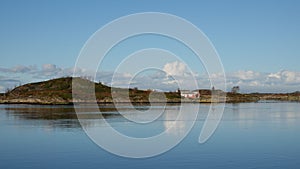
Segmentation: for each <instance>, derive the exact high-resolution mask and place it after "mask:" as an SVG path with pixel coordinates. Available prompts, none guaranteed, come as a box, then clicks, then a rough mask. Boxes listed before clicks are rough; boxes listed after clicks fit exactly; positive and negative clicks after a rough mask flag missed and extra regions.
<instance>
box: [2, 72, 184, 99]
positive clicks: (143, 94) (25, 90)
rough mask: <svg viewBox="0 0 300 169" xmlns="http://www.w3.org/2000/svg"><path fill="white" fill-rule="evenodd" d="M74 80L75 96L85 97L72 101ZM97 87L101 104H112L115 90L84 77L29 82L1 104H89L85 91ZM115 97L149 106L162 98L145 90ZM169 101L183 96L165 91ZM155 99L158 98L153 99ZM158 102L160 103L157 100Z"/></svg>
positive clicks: (118, 93) (119, 91)
mask: <svg viewBox="0 0 300 169" xmlns="http://www.w3.org/2000/svg"><path fill="white" fill-rule="evenodd" d="M72 80H76V82H77V83H76V84H79V85H80V87H79V88H78V89H79V90H76V91H75V92H74V94H76V95H78V96H79V97H76V98H82V100H73V98H72ZM90 85H94V87H95V95H96V99H97V102H98V103H112V102H113V100H112V95H111V91H112V88H111V87H109V86H106V85H103V84H101V83H94V82H91V81H89V80H86V79H82V78H78V77H75V78H72V77H66V78H58V79H52V80H48V81H43V82H37V83H29V84H25V85H22V86H19V87H16V88H14V89H13V90H11V91H9V92H7V93H5V94H2V95H0V103H31V104H72V103H73V102H74V101H76V102H86V101H87V99H86V98H87V97H89V94H88V92H87V90H86V89H85V88H84V87H86V86H90ZM113 91H114V96H115V97H116V98H118V99H119V102H135V103H147V102H149V100H148V99H149V95H150V93H151V95H153V93H154V95H155V93H156V94H157V95H160V94H161V93H159V92H151V91H144V90H138V89H129V90H128V89H121V88H113ZM128 93H129V99H130V100H128V99H127V100H126V97H125V96H123V95H124V94H127V95H128ZM163 94H165V95H166V98H167V101H168V102H180V99H181V97H180V95H179V93H176V92H166V93H163ZM154 98H155V97H154ZM157 98H159V97H157ZM157 101H158V102H159V100H157Z"/></svg>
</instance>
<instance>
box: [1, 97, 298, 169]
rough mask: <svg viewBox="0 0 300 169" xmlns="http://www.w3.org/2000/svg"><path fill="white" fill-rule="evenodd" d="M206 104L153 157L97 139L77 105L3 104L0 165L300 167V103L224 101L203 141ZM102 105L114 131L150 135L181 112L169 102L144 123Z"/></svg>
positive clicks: (26, 166) (90, 122)
mask: <svg viewBox="0 0 300 169" xmlns="http://www.w3.org/2000/svg"><path fill="white" fill-rule="evenodd" d="M189 106H191V107H192V106H195V105H194V104H191V105H189ZM208 108H209V105H205V104H201V105H200V113H199V116H198V119H197V121H196V123H195V126H194V127H193V129H192V131H191V132H190V134H189V135H188V136H187V137H186V138H185V139H184V140H183V141H182V142H181V143H180V144H179V145H177V146H176V147H174V148H173V149H171V150H170V151H168V152H166V153H164V154H161V155H159V156H156V157H152V158H146V159H129V158H123V157H119V156H116V155H113V154H111V153H108V152H106V151H105V150H103V149H101V148H100V147H98V146H97V145H96V144H95V143H93V142H92V141H91V140H90V139H89V138H88V137H87V135H86V134H85V133H84V131H83V130H82V128H81V126H80V124H79V122H78V120H77V119H76V114H75V113H74V112H73V110H72V106H38V105H0V168H1V169H2V168H3V169H4V168H38V169H40V168H73V169H74V168H133V169H135V168H172V169H175V168H185V169H188V168H210V169H211V168H231V169H232V168H264V169H268V168H272V169H273V168H280V169H283V168H291V169H292V168H295V169H296V168H300V134H299V133H300V103H290V102H269V103H241V104H226V108H225V112H224V115H223V118H222V121H221V123H220V125H219V127H218V129H217V130H216V132H215V133H214V135H213V136H212V137H211V138H210V139H209V140H208V141H207V142H206V143H204V144H199V143H198V137H199V134H200V131H201V128H202V126H203V123H204V120H205V117H206V115H207V113H206V112H207V111H208ZM104 109H106V111H105V113H106V114H107V116H105V117H106V118H107V120H108V121H109V123H110V124H111V125H112V126H113V127H114V128H115V129H117V130H119V131H121V132H123V133H126V134H128V135H131V136H134V137H146V136H151V135H156V134H158V133H160V132H161V131H163V130H164V129H165V128H167V127H168V126H169V125H174V122H173V121H172V117H173V116H174V117H176V115H174V114H172V112H173V110H174V111H175V110H176V109H178V105H168V106H167V109H168V111H167V112H168V113H167V114H165V115H163V116H162V117H161V118H160V119H158V120H156V121H154V122H152V123H151V124H149V125H147V126H145V127H142V128H141V126H139V125H136V124H133V123H129V122H128V121H126V120H125V119H124V118H123V117H122V116H119V115H118V114H117V113H116V112H115V110H113V109H110V108H109V106H108V107H106V108H105V107H104ZM137 109H147V106H138V107H137ZM159 109H160V107H159V106H158V107H157V109H156V110H159ZM123 112H125V113H129V114H130V112H131V110H130V109H129V108H128V109H127V108H126V107H125V108H124V110H123ZM166 117H169V118H166ZM170 117H171V118H170ZM87 122H89V124H90V126H94V124H93V120H88V118H87ZM176 125H178V126H177V127H176V128H175V130H174V131H169V132H170V134H176V133H179V132H180V130H181V129H182V128H184V127H185V122H184V121H182V122H181V123H178V124H176ZM98 127H99V126H98Z"/></svg>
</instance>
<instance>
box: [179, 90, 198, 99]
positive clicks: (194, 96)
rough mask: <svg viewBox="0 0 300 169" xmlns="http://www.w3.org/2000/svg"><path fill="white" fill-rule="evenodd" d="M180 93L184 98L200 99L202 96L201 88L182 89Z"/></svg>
mask: <svg viewBox="0 0 300 169" xmlns="http://www.w3.org/2000/svg"><path fill="white" fill-rule="evenodd" d="M180 95H181V96H182V97H184V98H189V99H198V98H200V93H199V90H193V91H191V90H181V91H180Z"/></svg>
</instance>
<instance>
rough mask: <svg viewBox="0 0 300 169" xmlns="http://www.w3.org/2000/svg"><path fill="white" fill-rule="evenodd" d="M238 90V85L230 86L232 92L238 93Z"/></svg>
mask: <svg viewBox="0 0 300 169" xmlns="http://www.w3.org/2000/svg"><path fill="white" fill-rule="evenodd" d="M239 91H240V86H233V87H232V88H231V92H232V93H238V92H239Z"/></svg>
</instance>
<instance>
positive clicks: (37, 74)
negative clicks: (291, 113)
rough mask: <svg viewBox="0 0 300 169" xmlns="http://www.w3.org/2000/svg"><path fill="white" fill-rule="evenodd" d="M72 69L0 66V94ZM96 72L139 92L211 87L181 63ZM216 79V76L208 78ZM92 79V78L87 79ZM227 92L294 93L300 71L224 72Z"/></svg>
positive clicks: (81, 72)
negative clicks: (142, 71)
mask: <svg viewBox="0 0 300 169" xmlns="http://www.w3.org/2000/svg"><path fill="white" fill-rule="evenodd" d="M73 72H74V68H61V67H58V66H57V65H55V64H44V65H41V66H40V67H38V66H24V65H17V66H14V67H11V68H3V67H0V92H5V91H6V90H7V89H11V88H13V87H15V86H18V85H21V84H25V83H30V82H37V81H43V80H48V79H53V78H59V77H66V76H72V75H73ZM76 73H77V75H78V76H85V77H92V75H93V73H92V72H89V71H88V70H81V69H77V70H76ZM113 75H114V72H98V73H97V75H96V77H95V81H101V82H102V83H104V84H106V85H113V86H116V87H128V86H129V87H138V88H140V89H149V88H151V89H158V90H164V91H173V90H176V89H177V88H178V84H177V83H178V81H180V82H182V83H183V84H185V85H184V86H182V88H185V89H191V88H190V87H191V86H189V81H190V77H191V75H192V76H193V77H194V78H195V79H196V80H197V83H198V86H199V88H211V87H212V86H211V85H210V81H209V78H208V75H207V74H205V73H199V72H190V71H189V70H188V68H187V66H186V65H185V64H183V63H181V62H178V61H176V62H171V63H166V64H165V65H164V66H163V67H162V71H157V72H152V73H145V74H140V75H138V76H136V77H133V75H131V74H129V73H126V72H124V73H117V74H115V75H114V76H115V77H114V79H115V81H114V82H113V83H112V77H113ZM211 77H212V78H219V77H220V75H219V74H213V75H211ZM90 79H94V78H90ZM226 79H227V90H228V91H229V90H230V89H231V87H233V86H236V85H238V86H240V88H241V92H245V93H250V92H294V91H299V90H300V72H297V71H289V70H281V71H278V72H269V73H265V72H257V71H253V70H240V71H236V72H227V73H226Z"/></svg>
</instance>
